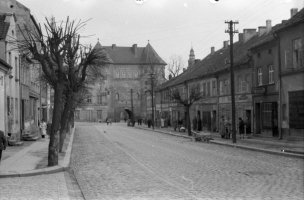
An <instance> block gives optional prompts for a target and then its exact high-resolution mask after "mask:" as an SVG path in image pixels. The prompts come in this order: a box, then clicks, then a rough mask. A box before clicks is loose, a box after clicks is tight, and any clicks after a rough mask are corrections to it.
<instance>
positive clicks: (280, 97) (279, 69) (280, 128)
mask: <svg viewBox="0 0 304 200" xmlns="http://www.w3.org/2000/svg"><path fill="white" fill-rule="evenodd" d="M273 36H274V38H276V39H277V40H278V65H279V66H278V79H279V80H278V82H279V109H278V110H279V111H278V115H279V116H278V117H279V119H278V131H279V140H281V139H283V135H282V75H281V67H282V63H281V42H280V37H279V36H278V34H276V33H274V34H273Z"/></svg>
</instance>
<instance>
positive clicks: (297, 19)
mask: <svg viewBox="0 0 304 200" xmlns="http://www.w3.org/2000/svg"><path fill="white" fill-rule="evenodd" d="M299 23H304V8H302V9H301V10H300V11H299V12H297V13H296V14H295V15H294V16H293V17H291V18H290V19H289V20H287V21H285V22H284V23H282V26H280V27H279V28H278V29H277V30H276V31H277V32H279V31H282V30H284V29H286V28H288V27H290V26H294V25H296V24H299Z"/></svg>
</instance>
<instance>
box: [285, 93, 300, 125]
mask: <svg viewBox="0 0 304 200" xmlns="http://www.w3.org/2000/svg"><path fill="white" fill-rule="evenodd" d="M288 97H289V127H290V128H294V129H304V123H303V122H304V104H303V102H304V90H301V91H293V92H289V93H288Z"/></svg>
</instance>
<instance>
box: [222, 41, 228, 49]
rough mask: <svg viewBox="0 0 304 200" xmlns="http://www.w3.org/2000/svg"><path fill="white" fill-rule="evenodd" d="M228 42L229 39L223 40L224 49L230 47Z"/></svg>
mask: <svg viewBox="0 0 304 200" xmlns="http://www.w3.org/2000/svg"><path fill="white" fill-rule="evenodd" d="M228 42H229V40H226V41H224V42H223V47H224V49H227V48H228Z"/></svg>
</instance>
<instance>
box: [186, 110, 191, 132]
mask: <svg viewBox="0 0 304 200" xmlns="http://www.w3.org/2000/svg"><path fill="white" fill-rule="evenodd" d="M186 114H187V116H186V120H187V128H188V135H189V136H192V133H191V120H190V106H186Z"/></svg>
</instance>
